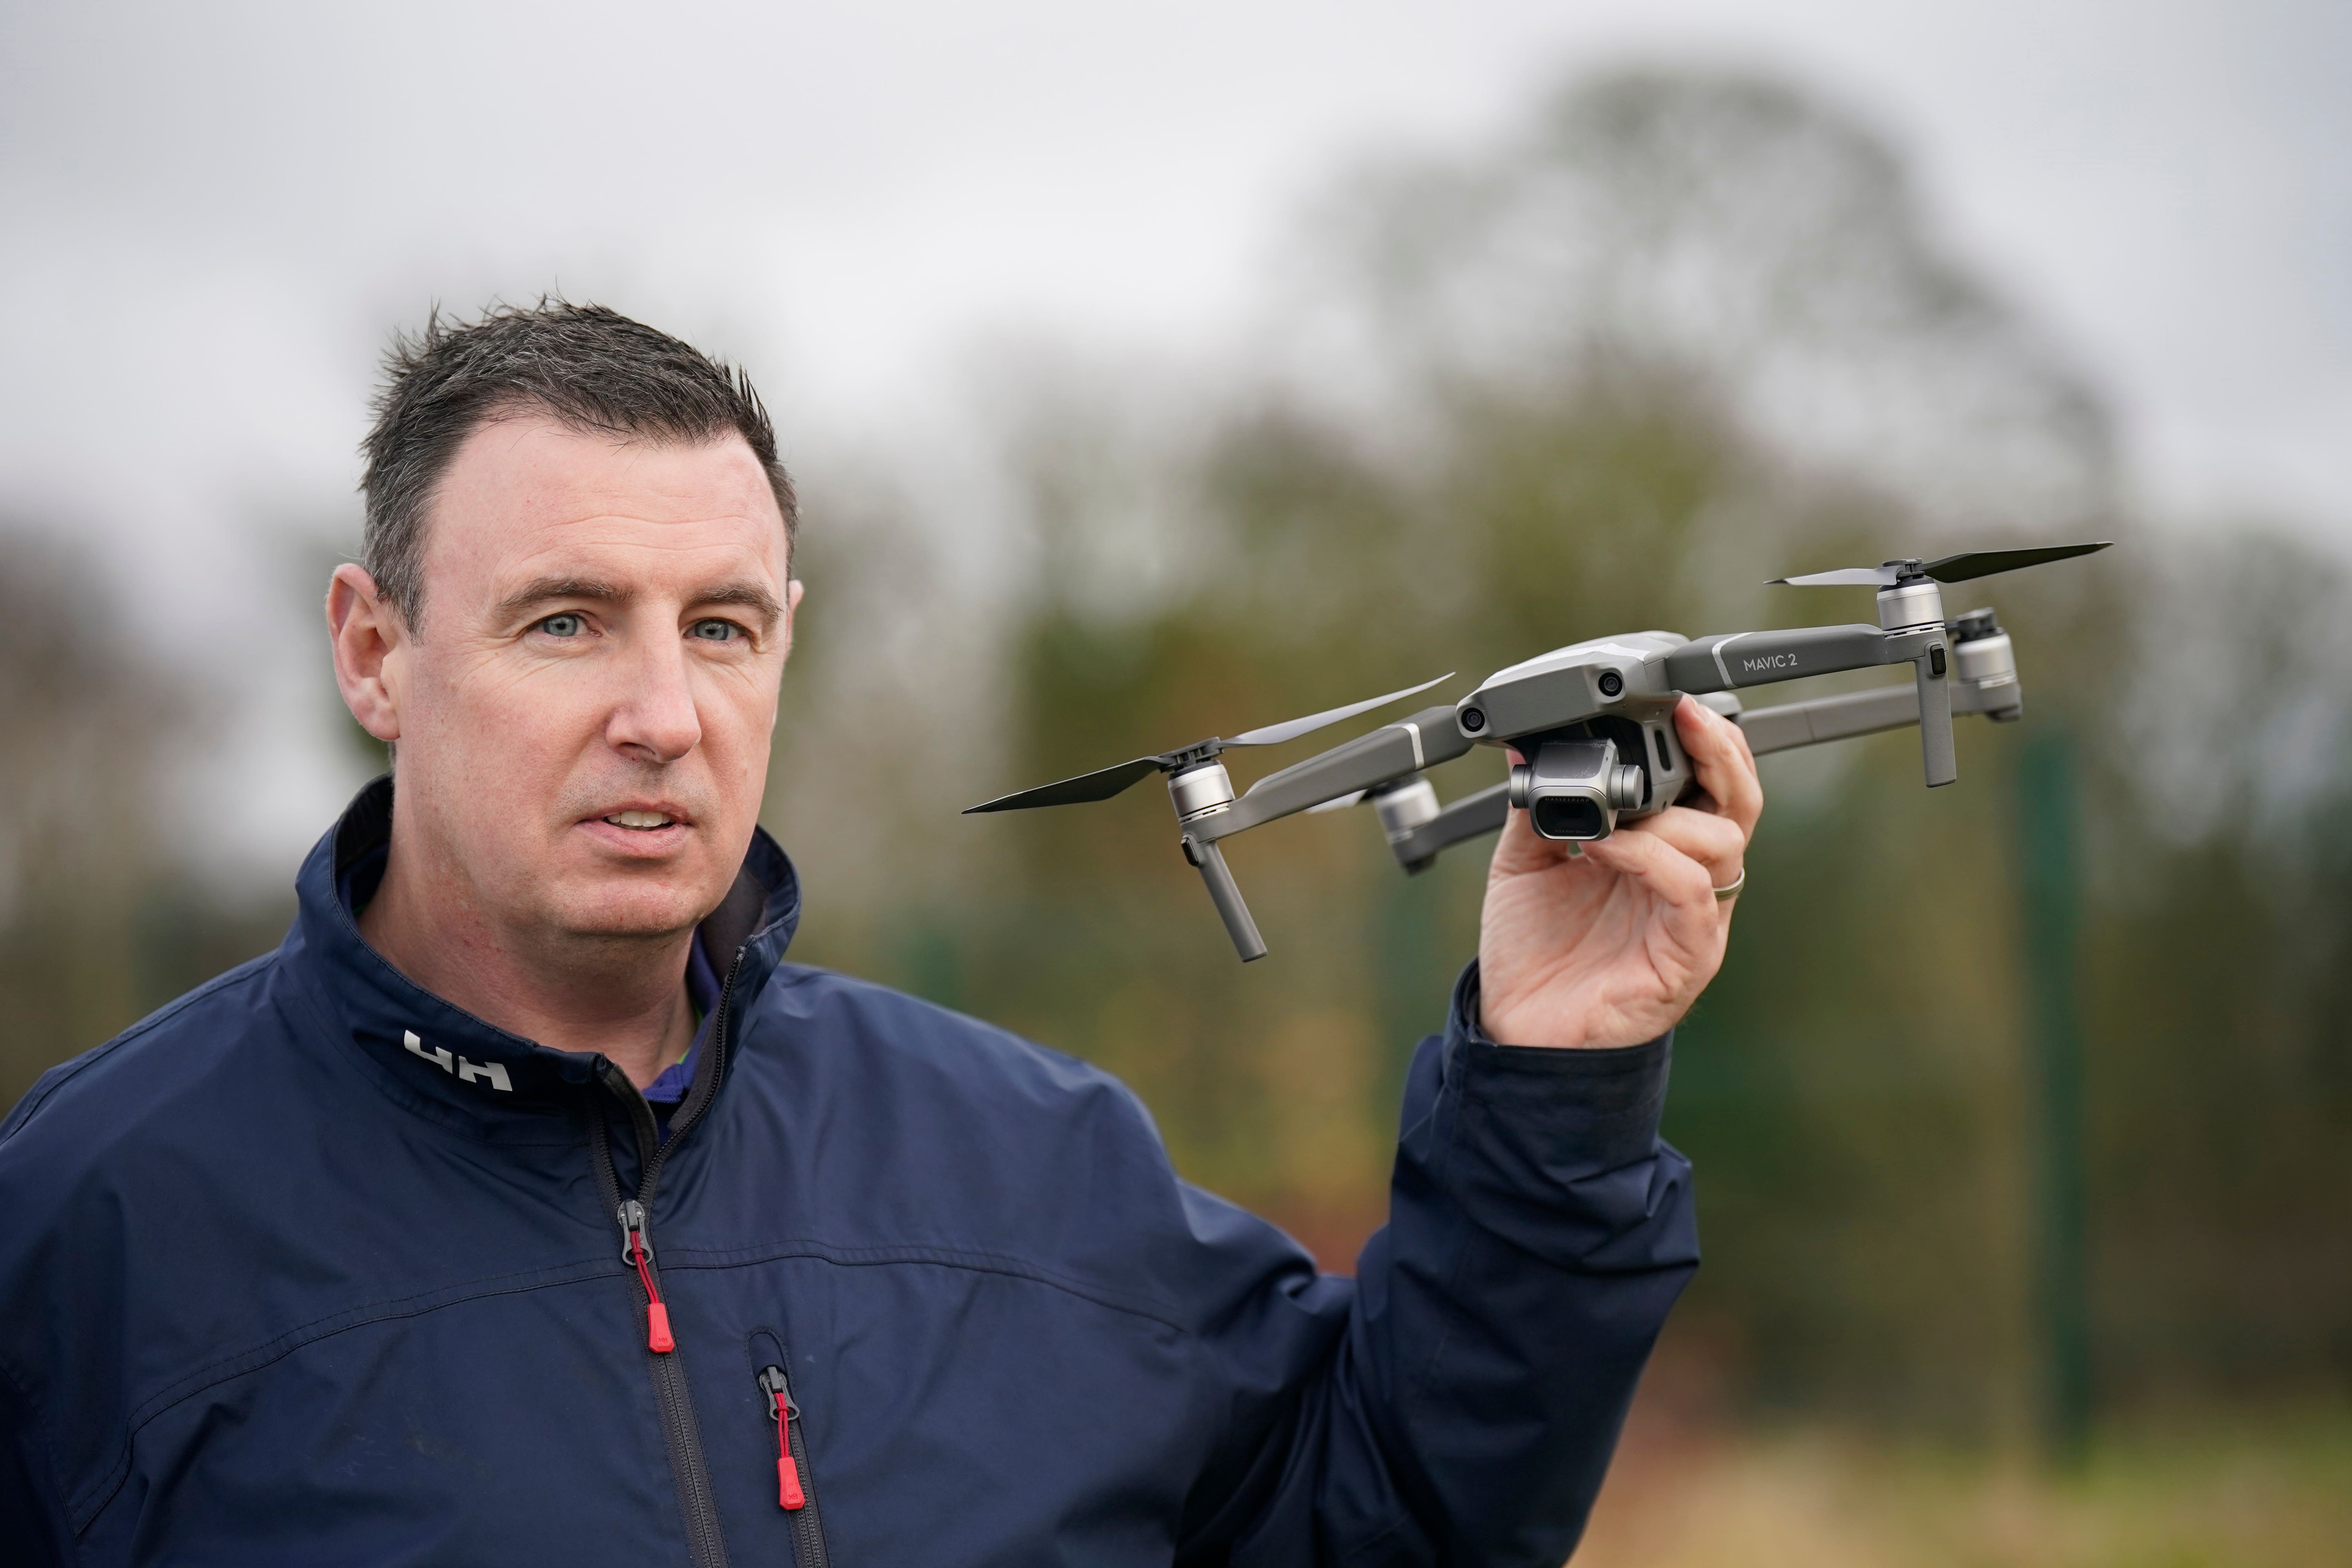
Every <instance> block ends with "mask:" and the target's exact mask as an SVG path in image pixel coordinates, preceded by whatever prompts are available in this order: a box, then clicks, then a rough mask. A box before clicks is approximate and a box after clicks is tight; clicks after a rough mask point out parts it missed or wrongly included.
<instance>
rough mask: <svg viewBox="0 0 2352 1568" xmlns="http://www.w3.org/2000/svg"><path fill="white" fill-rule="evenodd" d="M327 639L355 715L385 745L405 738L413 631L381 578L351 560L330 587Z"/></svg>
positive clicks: (338, 679) (338, 682)
mask: <svg viewBox="0 0 2352 1568" xmlns="http://www.w3.org/2000/svg"><path fill="white" fill-rule="evenodd" d="M327 636H328V637H329V638H330V639H331V642H332V643H333V645H334V650H335V687H336V689H338V690H339V691H341V693H342V694H343V705H344V706H345V707H347V708H349V709H350V710H352V718H354V719H356V720H358V721H360V728H361V729H362V730H365V731H367V732H368V733H369V734H371V735H373V736H374V737H375V738H376V739H377V740H379V741H383V742H386V743H390V742H394V741H397V740H399V739H400V699H401V687H402V685H403V681H402V679H401V677H402V674H403V670H402V668H401V667H402V666H403V664H404V663H405V659H404V658H403V656H404V654H405V652H406V651H407V647H408V643H409V640H410V639H409V636H408V627H407V626H406V625H404V623H403V622H402V620H401V618H400V612H399V610H397V609H396V608H394V605H393V604H392V602H391V601H390V600H389V599H386V598H385V597H384V596H383V595H381V594H379V593H377V592H376V586H375V579H374V578H373V577H371V576H369V575H368V574H366V573H365V572H363V571H362V570H361V569H360V568H359V567H358V566H356V565H353V564H352V563H349V562H346V563H344V564H342V565H341V566H338V567H336V568H335V575H334V577H333V578H332V579H331V581H329V583H328V584H327Z"/></svg>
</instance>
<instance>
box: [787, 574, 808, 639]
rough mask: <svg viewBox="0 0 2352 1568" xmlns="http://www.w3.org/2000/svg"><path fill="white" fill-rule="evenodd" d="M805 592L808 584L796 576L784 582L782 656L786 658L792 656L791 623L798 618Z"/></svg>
mask: <svg viewBox="0 0 2352 1568" xmlns="http://www.w3.org/2000/svg"><path fill="white" fill-rule="evenodd" d="M807 592H808V584H805V583H803V582H802V581H801V580H800V579H799V578H797V577H795V578H793V580H792V581H791V582H789V583H786V584H784V657H785V658H791V657H792V656H793V622H795V621H797V620H798V619H799V618H800V613H801V595H803V594H805V593H807Z"/></svg>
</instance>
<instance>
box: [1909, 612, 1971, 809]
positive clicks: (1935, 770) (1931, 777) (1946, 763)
mask: <svg viewBox="0 0 2352 1568" xmlns="http://www.w3.org/2000/svg"><path fill="white" fill-rule="evenodd" d="M1944 659H1945V652H1944V649H1943V648H1942V647H1937V648H1936V649H1935V650H1934V653H1933V657H1932V658H1923V659H1920V660H1919V661H1918V662H1917V664H1916V665H1915V666H1914V667H1913V668H1916V669H1917V670H1918V672H1919V758H1920V762H1921V764H1922V765H1923V766H1924V767H1925V768H1926V770H1927V787H1928V788H1929V789H1933V788H1935V787H1936V786H1937V784H1950V783H1951V782H1953V781H1954V780H1955V779H1957V778H1958V777H1959V776H1960V752H1959V747H1958V745H1957V744H1955V743H1954V742H1953V740H1952V681H1951V677H1950V676H1949V675H1948V674H1946V673H1945V669H1944Z"/></svg>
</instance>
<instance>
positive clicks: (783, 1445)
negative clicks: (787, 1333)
mask: <svg viewBox="0 0 2352 1568" xmlns="http://www.w3.org/2000/svg"><path fill="white" fill-rule="evenodd" d="M759 1381H760V1392H761V1394H766V1395H767V1396H768V1412H769V1415H771V1416H772V1418H773V1420H774V1421H775V1424H776V1502H777V1505H778V1506H779V1507H781V1508H782V1509H783V1510H784V1511H785V1512H787V1513H789V1514H791V1515H792V1516H793V1554H794V1556H796V1557H797V1558H798V1559H799V1568H826V1564H827V1557H826V1553H825V1547H824V1521H822V1520H821V1519H819V1518H818V1515H817V1509H816V1478H815V1475H814V1473H813V1472H812V1471H811V1470H810V1469H809V1462H808V1434H807V1433H806V1432H804V1431H803V1430H802V1428H801V1407H800V1405H799V1404H798V1403H796V1402H795V1401H794V1400H793V1385H792V1383H791V1380H789V1379H788V1378H786V1377H785V1376H784V1369H783V1368H782V1367H781V1366H777V1365H773V1364H771V1365H768V1366H763V1367H761V1369H760V1380H759Z"/></svg>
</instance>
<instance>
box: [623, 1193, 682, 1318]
mask: <svg viewBox="0 0 2352 1568" xmlns="http://www.w3.org/2000/svg"><path fill="white" fill-rule="evenodd" d="M621 1241H622V1247H621V1258H622V1261H623V1262H625V1263H634V1264H635V1265H636V1268H637V1279H639V1281H641V1282H642V1283H643V1284H644V1286H645V1288H646V1349H647V1350H649V1351H652V1352H655V1353H656V1354H658V1355H667V1354H668V1353H669V1352H672V1351H674V1350H676V1349H677V1341H676V1340H674V1339H672V1338H670V1333H669V1309H668V1308H667V1307H665V1306H663V1305H662V1299H661V1288H660V1287H659V1286H657V1285H656V1284H655V1283H654V1271H653V1260H654V1249H653V1247H652V1245H651V1244H650V1243H648V1242H647V1241H646V1206H645V1205H643V1204H641V1203H639V1202H637V1200H636V1199H635V1198H631V1199H629V1200H628V1201H627V1202H626V1203H625V1204H623V1205H621Z"/></svg>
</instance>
